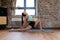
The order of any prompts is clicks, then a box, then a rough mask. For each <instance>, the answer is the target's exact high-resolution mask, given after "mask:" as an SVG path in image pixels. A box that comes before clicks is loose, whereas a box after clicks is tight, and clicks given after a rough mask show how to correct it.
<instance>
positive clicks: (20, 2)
mask: <svg viewBox="0 0 60 40" xmlns="http://www.w3.org/2000/svg"><path fill="white" fill-rule="evenodd" d="M34 3H35V0H26V1H25V0H16V7H17V9H15V15H21V14H22V12H23V11H24V10H26V12H27V13H28V15H35V13H36V12H35V5H34Z"/></svg>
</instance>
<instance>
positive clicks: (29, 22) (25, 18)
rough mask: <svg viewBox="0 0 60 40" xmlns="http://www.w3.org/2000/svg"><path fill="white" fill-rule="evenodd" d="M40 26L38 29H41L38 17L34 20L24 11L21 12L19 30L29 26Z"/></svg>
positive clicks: (26, 28) (29, 27)
mask: <svg viewBox="0 0 60 40" xmlns="http://www.w3.org/2000/svg"><path fill="white" fill-rule="evenodd" d="M38 25H39V26H40V27H39V28H40V30H42V26H41V20H40V19H38V20H36V22H35V21H33V20H32V16H29V15H28V14H27V13H26V11H24V12H23V13H22V29H21V30H28V29H31V28H37V26H38Z"/></svg>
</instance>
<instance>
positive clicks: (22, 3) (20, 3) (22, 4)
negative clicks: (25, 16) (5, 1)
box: [16, 0, 24, 7]
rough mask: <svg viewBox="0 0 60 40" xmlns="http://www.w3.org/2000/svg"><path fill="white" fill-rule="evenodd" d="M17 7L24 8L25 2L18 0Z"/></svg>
mask: <svg viewBox="0 0 60 40" xmlns="http://www.w3.org/2000/svg"><path fill="white" fill-rule="evenodd" d="M16 7H24V0H17V1H16Z"/></svg>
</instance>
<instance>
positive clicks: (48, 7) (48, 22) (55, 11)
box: [8, 0, 60, 28]
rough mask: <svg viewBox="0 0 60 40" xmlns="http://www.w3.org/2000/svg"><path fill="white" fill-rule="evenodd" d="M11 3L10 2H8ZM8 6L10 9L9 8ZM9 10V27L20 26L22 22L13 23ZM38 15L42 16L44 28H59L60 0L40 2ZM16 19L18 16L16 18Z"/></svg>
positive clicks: (42, 0)
mask: <svg viewBox="0 0 60 40" xmlns="http://www.w3.org/2000/svg"><path fill="white" fill-rule="evenodd" d="M8 3H9V2H8ZM9 7H10V6H9V4H8V8H9ZM10 11H11V9H10V8H9V9H8V17H9V20H8V22H9V25H8V26H20V22H19V21H18V22H17V21H15V22H14V21H13V22H12V21H11V18H12V16H14V15H11V14H12V13H11V12H10ZM38 15H39V16H40V18H41V20H42V23H43V26H44V27H52V28H57V27H58V28H59V27H60V0H38ZM15 17H16V16H15Z"/></svg>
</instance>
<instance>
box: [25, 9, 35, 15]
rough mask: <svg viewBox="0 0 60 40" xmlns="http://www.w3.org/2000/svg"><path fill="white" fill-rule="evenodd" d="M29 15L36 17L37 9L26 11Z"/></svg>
mask: <svg viewBox="0 0 60 40" xmlns="http://www.w3.org/2000/svg"><path fill="white" fill-rule="evenodd" d="M26 12H27V13H28V15H35V9H26Z"/></svg>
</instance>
